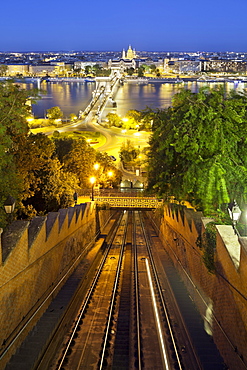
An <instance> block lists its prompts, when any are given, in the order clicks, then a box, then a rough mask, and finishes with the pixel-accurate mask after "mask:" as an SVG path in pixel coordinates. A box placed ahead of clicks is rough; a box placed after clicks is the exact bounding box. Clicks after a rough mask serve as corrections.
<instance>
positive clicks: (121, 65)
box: [108, 45, 138, 70]
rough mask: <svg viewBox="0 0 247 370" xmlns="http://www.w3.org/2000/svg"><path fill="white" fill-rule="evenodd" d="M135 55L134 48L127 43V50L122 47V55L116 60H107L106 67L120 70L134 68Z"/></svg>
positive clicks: (135, 65) (135, 64) (135, 62)
mask: <svg viewBox="0 0 247 370" xmlns="http://www.w3.org/2000/svg"><path fill="white" fill-rule="evenodd" d="M136 59H137V55H136V52H135V50H133V49H132V47H131V45H129V48H128V50H127V52H126V51H125V50H124V49H123V51H122V57H121V58H120V59H117V60H111V59H110V60H109V62H108V67H109V68H111V69H120V70H126V69H127V68H134V69H136V67H138V64H137V61H136Z"/></svg>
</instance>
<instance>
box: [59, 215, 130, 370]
mask: <svg viewBox="0 0 247 370" xmlns="http://www.w3.org/2000/svg"><path fill="white" fill-rule="evenodd" d="M122 218H123V214H122V215H121V216H120V218H119V220H118V222H117V225H116V227H115V228H114V230H113V232H112V236H111V238H110V242H109V245H108V248H107V249H106V251H105V253H104V256H103V258H102V260H101V263H100V265H99V268H98V270H97V272H96V274H95V276H94V278H93V281H92V284H91V286H90V288H89V290H88V292H87V295H86V298H85V300H84V302H83V305H82V307H81V309H80V313H79V315H78V317H77V319H76V322H75V325H74V327H73V330H72V333H71V335H70V338H69V340H68V342H67V344H66V347H65V350H64V352H63V356H62V358H61V359H60V360H59V364H58V367H57V370H60V369H62V366H63V364H64V361H65V358H66V356H67V354H68V352H69V349H70V347H71V344H72V342H73V339H74V338H75V336H76V332H77V329H78V326H79V325H80V321H81V319H82V317H83V315H84V313H85V309H86V307H87V304H88V302H89V300H90V298H91V296H92V294H93V291H94V289H95V286H96V284H97V281H98V278H99V276H100V274H101V272H102V269H103V266H104V264H105V261H106V259H107V256H108V254H109V251H110V249H111V247H112V243H113V240H114V238H115V236H116V233H117V230H118V228H119V225H120V223H121V221H122Z"/></svg>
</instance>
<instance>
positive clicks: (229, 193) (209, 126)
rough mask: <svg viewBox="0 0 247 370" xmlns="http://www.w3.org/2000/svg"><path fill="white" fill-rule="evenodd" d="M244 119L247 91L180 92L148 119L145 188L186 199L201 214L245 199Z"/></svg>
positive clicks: (246, 145)
mask: <svg viewBox="0 0 247 370" xmlns="http://www.w3.org/2000/svg"><path fill="white" fill-rule="evenodd" d="M246 123H247V95H246V93H237V92H236V91H231V92H229V93H227V92H226V91H225V90H224V89H223V87H220V88H216V89H212V90H210V89H209V88H202V89H200V91H199V92H198V93H196V94H195V93H192V92H191V91H189V90H186V89H183V90H181V92H180V93H178V94H176V95H175V96H174V98H173V102H172V107H170V108H168V109H165V110H162V111H158V112H157V113H156V114H155V116H154V119H153V134H152V137H151V139H150V153H149V188H150V189H156V190H157V191H158V192H159V194H160V195H162V196H165V197H166V196H175V197H176V199H177V200H179V201H181V200H188V201H190V202H191V203H192V204H193V205H194V206H195V207H196V208H198V209H201V210H203V211H204V212H205V214H207V213H210V212H211V211H213V210H217V209H218V208H219V206H220V205H222V204H224V203H228V202H229V201H230V200H232V199H237V200H238V202H241V201H244V200H246V194H247V139H246V138H247V124H246Z"/></svg>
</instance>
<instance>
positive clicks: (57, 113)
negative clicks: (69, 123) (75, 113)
mask: <svg viewBox="0 0 247 370" xmlns="http://www.w3.org/2000/svg"><path fill="white" fill-rule="evenodd" d="M47 117H48V118H49V119H52V120H55V119H60V118H62V117H63V112H62V110H61V108H59V107H52V108H50V109H47Z"/></svg>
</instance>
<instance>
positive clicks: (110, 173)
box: [108, 171, 113, 188]
mask: <svg viewBox="0 0 247 370" xmlns="http://www.w3.org/2000/svg"><path fill="white" fill-rule="evenodd" d="M112 176H113V172H112V171H109V172H108V177H109V178H110V188H112Z"/></svg>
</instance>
